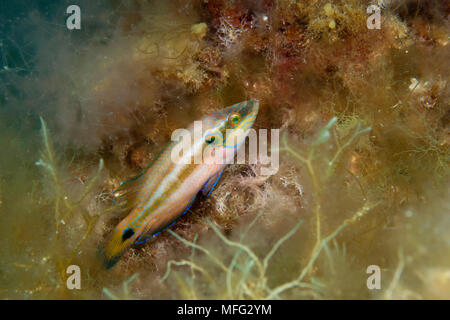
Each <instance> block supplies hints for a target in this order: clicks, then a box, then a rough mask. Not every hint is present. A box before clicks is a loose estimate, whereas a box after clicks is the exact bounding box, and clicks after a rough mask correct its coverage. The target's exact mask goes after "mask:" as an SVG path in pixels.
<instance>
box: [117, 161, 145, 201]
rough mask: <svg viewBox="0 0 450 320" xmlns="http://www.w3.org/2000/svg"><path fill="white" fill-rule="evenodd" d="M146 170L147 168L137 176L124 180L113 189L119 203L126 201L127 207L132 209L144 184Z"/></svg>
mask: <svg viewBox="0 0 450 320" xmlns="http://www.w3.org/2000/svg"><path fill="white" fill-rule="evenodd" d="M146 172H147V169H144V170H142V171H141V172H140V173H139V174H138V175H137V176H135V177H133V178H131V179H128V180H125V181H124V182H122V183H121V184H120V186H119V187H118V188H117V189H116V190H114V191H113V195H114V198H116V199H117V200H118V201H119V203H120V202H124V201H126V203H127V204H126V207H127V208H130V209H131V208H132V207H134V206H135V205H136V199H137V196H138V194H139V191H140V190H141V188H142V186H143V183H144V177H145V173H146Z"/></svg>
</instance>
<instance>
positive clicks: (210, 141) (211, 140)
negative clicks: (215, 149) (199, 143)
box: [205, 136, 216, 144]
mask: <svg viewBox="0 0 450 320" xmlns="http://www.w3.org/2000/svg"><path fill="white" fill-rule="evenodd" d="M214 141H216V136H209V137H207V138H206V139H205V142H206V144H211V143H213V142H214Z"/></svg>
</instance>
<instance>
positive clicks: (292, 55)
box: [0, 0, 450, 299]
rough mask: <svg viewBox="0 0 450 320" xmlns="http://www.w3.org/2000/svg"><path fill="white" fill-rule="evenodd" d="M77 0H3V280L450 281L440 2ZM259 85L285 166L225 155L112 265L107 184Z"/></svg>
mask: <svg viewBox="0 0 450 320" xmlns="http://www.w3.org/2000/svg"><path fill="white" fill-rule="evenodd" d="M72 4H75V3H72V2H69V1H58V2H52V1H14V2H5V1H4V2H1V4H0V15H1V19H0V21H1V22H0V63H1V68H0V147H1V149H0V150H2V151H1V156H0V234H1V238H0V239H1V250H0V297H1V298H3V299H12V298H16V299H55V298H56V299H93V298H94V299H98V298H100V299H108V298H111V299H128V298H135V299H176V298H178V299H179V298H182V299H264V298H269V299H351V298H359V299H449V298H450V295H449V293H450V250H449V249H450V233H449V232H448V230H449V229H450V216H449V215H448V212H449V209H450V208H449V196H450V195H449V190H450V188H449V185H448V183H449V181H450V180H449V117H450V111H449V88H448V81H449V74H450V72H449V71H450V70H449V64H448V59H449V47H448V37H449V13H450V6H449V4H448V2H447V1H417V0H392V1H364V0H361V1H356V0H343V1H331V0H327V1H325V0H313V1H306V0H305V1H303V0H298V1H290V0H289V1H288V0H279V1H273V0H263V1H252V0H236V1H227V0H209V1H203V0H175V1H162V0H161V1H149V2H142V1H131V0H130V1H115V0H110V1H106V0H102V1H95V2H94V1H87V0H86V1H76V5H78V6H79V8H80V10H81V29H80V30H77V29H74V30H69V29H68V28H67V25H66V20H67V19H68V17H69V16H70V14H68V13H67V12H66V10H67V8H68V7H69V5H72ZM371 5H374V6H376V7H377V8H378V9H379V13H380V21H379V22H380V28H379V29H378V28H372V27H373V25H372V27H371V28H369V27H368V25H370V24H368V23H367V20H368V18H369V17H370V16H371V14H373V12H374V11H371V12H372V13H368V7H369V6H371ZM249 99H257V100H258V101H259V113H258V118H257V120H256V122H255V123H254V128H255V129H257V130H259V129H269V132H270V129H279V130H280V131H279V132H280V135H279V138H280V139H279V148H278V151H279V168H278V170H273V171H272V172H271V173H269V174H264V175H263V174H261V168H264V167H267V164H264V163H260V162H257V163H247V164H233V165H229V166H227V167H226V169H225V170H224V172H223V174H222V175H221V177H220V181H219V182H218V183H217V185H215V188H214V191H213V192H212V193H211V195H210V196H209V197H203V198H201V199H199V201H196V202H194V204H193V205H192V207H190V208H189V210H188V212H187V214H185V215H184V216H183V217H181V218H180V219H179V220H178V222H177V223H176V224H175V225H173V226H172V227H170V228H169V229H166V230H165V231H164V232H162V233H161V234H159V235H158V236H156V237H154V238H152V239H151V240H149V241H147V242H145V243H142V244H141V245H135V246H133V247H131V248H130V250H128V251H127V252H126V253H125V254H124V256H123V257H122V258H121V260H120V261H118V263H117V264H116V266H115V267H114V268H112V269H110V270H105V269H104V268H103V266H102V264H101V262H100V259H99V258H98V248H99V246H100V244H101V243H102V241H103V240H104V239H105V237H106V236H107V234H109V233H110V232H111V230H112V229H113V228H114V227H115V226H116V225H117V224H118V223H119V221H121V220H122V219H123V218H124V217H125V216H126V215H127V213H128V211H127V208H126V206H123V205H122V203H121V202H120V201H118V200H117V199H115V197H114V196H113V191H114V190H116V189H117V188H118V186H119V185H120V183H121V182H123V181H125V180H127V179H129V178H131V177H134V176H136V175H137V174H138V173H139V172H141V171H142V170H143V169H145V168H147V167H148V166H149V164H150V163H151V162H152V161H153V160H154V159H155V158H156V157H157V155H158V154H159V153H160V152H161V150H164V148H165V147H166V146H167V143H168V142H169V141H170V140H171V134H172V132H173V131H174V130H175V129H178V128H185V127H186V126H187V125H188V124H189V123H190V122H192V121H194V120H195V119H199V118H201V117H202V116H203V115H205V114H210V113H212V112H217V111H219V110H221V109H222V108H223V107H225V106H229V105H233V104H235V103H237V102H240V101H245V100H249ZM268 140H269V141H271V140H270V139H268ZM272 152H273V151H272ZM73 265H75V266H79V268H80V272H81V289H80V290H77V289H74V290H69V289H68V287H67V284H68V283H67V280H68V278H69V276H70V273H67V270H68V267H69V266H73ZM374 266H375V268H376V267H378V268H379V270H380V272H381V278H382V281H381V288H380V289H375V290H370V288H369V287H370V286H369V287H368V282H367V279H368V278H369V277H370V276H371V273H370V270H373V268H374ZM368 270H369V273H367V272H368ZM69 280H70V279H69Z"/></svg>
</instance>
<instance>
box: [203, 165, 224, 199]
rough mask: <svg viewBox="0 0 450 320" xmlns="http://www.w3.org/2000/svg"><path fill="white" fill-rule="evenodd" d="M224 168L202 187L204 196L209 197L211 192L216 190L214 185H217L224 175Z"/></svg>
mask: <svg viewBox="0 0 450 320" xmlns="http://www.w3.org/2000/svg"><path fill="white" fill-rule="evenodd" d="M223 170H224V169H222V170H220V172H218V173H216V174H215V175H213V176H212V177H211V178H209V179H208V181H206V183H205V185H204V186H203V188H202V190H201V191H202V193H203V195H204V196H207V197H209V195H210V194H211V192H212V191H213V190H214V187H215V186H216V184H217V182H218V181H219V179H220V177H221V176H222V173H223Z"/></svg>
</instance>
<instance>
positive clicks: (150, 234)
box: [134, 195, 197, 244]
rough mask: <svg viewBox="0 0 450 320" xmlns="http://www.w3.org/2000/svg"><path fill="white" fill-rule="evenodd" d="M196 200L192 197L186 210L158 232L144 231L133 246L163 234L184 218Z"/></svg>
mask: <svg viewBox="0 0 450 320" xmlns="http://www.w3.org/2000/svg"><path fill="white" fill-rule="evenodd" d="M196 198H197V195H195V196H193V197H192V199H191V200H190V201H189V204H188V206H187V207H186V209H184V211H183V213H182V214H180V215H179V216H178V217H177V218H175V219H174V220H173V221H171V222H170V223H169V224H168V225H166V226H164V227H162V228H160V229H158V230H154V231H149V230H144V232H143V233H142V235H140V236H139V237H138V238H137V239H136V241H135V243H134V244H142V243H144V242H147V241H148V240H150V239H151V238H153V237H154V236H156V235H158V234H160V233H161V232H163V231H164V230H166V229H167V228H170V227H171V226H173V225H174V224H175V223H176V222H177V220H178V219H179V218H181V217H182V216H184V215H185V214H186V213H187V212H188V210H189V209H190V208H191V207H192V205H193V204H194V202H195V199H196Z"/></svg>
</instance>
